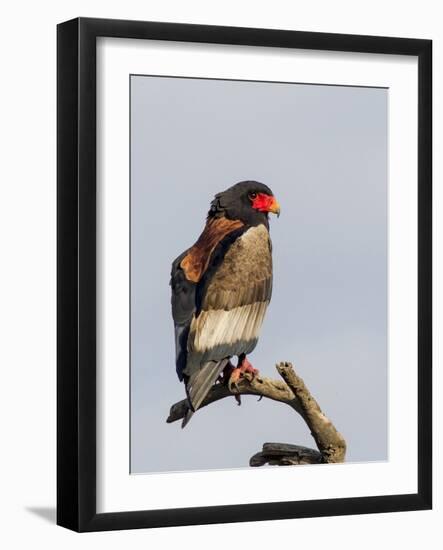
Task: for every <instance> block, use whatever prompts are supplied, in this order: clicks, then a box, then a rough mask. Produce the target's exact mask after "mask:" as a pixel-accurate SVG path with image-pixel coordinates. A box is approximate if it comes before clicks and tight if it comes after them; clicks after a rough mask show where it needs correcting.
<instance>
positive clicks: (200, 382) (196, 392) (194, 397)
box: [182, 359, 229, 428]
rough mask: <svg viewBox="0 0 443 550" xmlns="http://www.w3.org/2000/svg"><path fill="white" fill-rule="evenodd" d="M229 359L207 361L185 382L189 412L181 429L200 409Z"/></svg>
mask: <svg viewBox="0 0 443 550" xmlns="http://www.w3.org/2000/svg"><path fill="white" fill-rule="evenodd" d="M228 361H229V359H222V360H221V361H208V362H206V363H203V364H202V365H201V366H200V368H199V369H198V370H196V371H195V372H193V373H192V374H191V376H189V378H188V379H187V381H186V394H187V396H188V401H189V410H188V411H187V413H186V415H185V417H184V418H183V422H182V428H184V427H185V426H186V424H187V423H188V422H189V420H190V419H191V417H192V415H193V414H194V412H195V411H196V410H197V409H198V408H199V407H200V405H201V403H202V401H203V400H204V398H205V397H206V396H207V394H208V392H209V390H210V389H211V388H212V386H213V385H214V384H215V382H216V381H217V378H218V377H219V375H220V373H221V372H222V370H223V369H224V368H225V366H226V365H227V363H228Z"/></svg>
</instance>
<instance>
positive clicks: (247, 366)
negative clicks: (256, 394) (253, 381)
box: [228, 355, 258, 390]
mask: <svg viewBox="0 0 443 550" xmlns="http://www.w3.org/2000/svg"><path fill="white" fill-rule="evenodd" d="M245 373H249V374H251V375H252V377H254V376H257V374H258V369H254V367H253V366H252V365H251V363H250V362H249V361H248V360H247V359H246V355H243V356H240V357H239V358H238V365H237V367H236V368H235V369H233V370H232V371H231V375H230V377H229V382H228V387H229V389H230V390H232V386H237V383H238V381H239V380H240V378H241V377H242V376H243V375H244V374H245Z"/></svg>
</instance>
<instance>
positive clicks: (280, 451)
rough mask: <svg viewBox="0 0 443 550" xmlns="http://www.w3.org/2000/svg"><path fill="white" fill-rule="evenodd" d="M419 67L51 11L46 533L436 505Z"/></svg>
mask: <svg viewBox="0 0 443 550" xmlns="http://www.w3.org/2000/svg"><path fill="white" fill-rule="evenodd" d="M431 65H432V44H431V41H429V40H421V39H420V40H418V39H408V38H387V37H375V36H354V35H338V34H323V33H307V32H296V31H286V30H266V29H253V28H233V27H232V28H228V27H217V26H200V25H189V24H186V25H185V24H172V23H153V22H138V21H117V20H104V19H83V18H80V19H75V20H72V21H68V22H65V23H61V24H60V25H59V26H58V63H57V67H58V92H57V95H58V128H57V134H58V136H57V137H58V153H57V156H58V168H57V179H58V384H57V392H58V393H57V395H58V401H57V403H58V429H57V438H58V439H57V442H58V472H57V479H58V504H57V522H58V524H59V525H62V526H64V527H67V528H70V529H74V530H77V531H98V530H110V529H129V528H142V527H160V526H174V525H188V524H208V523H221V522H238V521H253V520H269V519H283V518H297V517H314V516H325V515H343V514H361V513H374V512H391V511H392V512H394V511H405V510H419V509H429V508H430V507H431V503H432V497H431V495H432V439H431V435H432V425H431V410H432V384H431V380H432V377H431V338H432V332H431V326H432V323H431V282H432V281H431V227H432V223H431V195H432V187H431V165H432V150H431V136H432V132H431V129H432V127H431V103H432V97H431V93H432V88H431V74H432V68H431Z"/></svg>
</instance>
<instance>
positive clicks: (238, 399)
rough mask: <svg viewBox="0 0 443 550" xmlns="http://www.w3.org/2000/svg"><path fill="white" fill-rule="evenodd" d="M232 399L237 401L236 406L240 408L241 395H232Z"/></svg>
mask: <svg viewBox="0 0 443 550" xmlns="http://www.w3.org/2000/svg"><path fill="white" fill-rule="evenodd" d="M234 398H235V400H236V401H237V405H238V406H240V405H241V395H238V394H237V395H234Z"/></svg>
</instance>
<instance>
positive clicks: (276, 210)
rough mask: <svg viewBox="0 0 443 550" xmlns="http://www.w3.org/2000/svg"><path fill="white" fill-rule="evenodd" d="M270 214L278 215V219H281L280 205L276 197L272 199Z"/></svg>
mask: <svg viewBox="0 0 443 550" xmlns="http://www.w3.org/2000/svg"><path fill="white" fill-rule="evenodd" d="M269 212H272V214H277V218H279V217H280V205H279V204H278V202H277V199H276V198H275V197H272V202H271V204H270V205H269Z"/></svg>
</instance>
